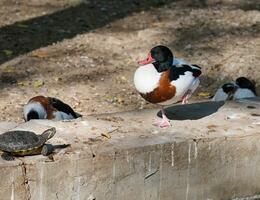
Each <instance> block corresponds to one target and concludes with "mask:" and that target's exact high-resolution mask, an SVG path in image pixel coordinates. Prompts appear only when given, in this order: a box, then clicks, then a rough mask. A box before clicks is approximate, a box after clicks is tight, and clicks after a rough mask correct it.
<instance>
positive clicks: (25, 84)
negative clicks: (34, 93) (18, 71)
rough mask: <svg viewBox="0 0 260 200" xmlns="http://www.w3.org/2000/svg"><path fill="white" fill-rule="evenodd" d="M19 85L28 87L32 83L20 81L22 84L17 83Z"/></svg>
mask: <svg viewBox="0 0 260 200" xmlns="http://www.w3.org/2000/svg"><path fill="white" fill-rule="evenodd" d="M17 85H19V86H28V85H30V83H29V82H28V81H20V82H18V83H17Z"/></svg>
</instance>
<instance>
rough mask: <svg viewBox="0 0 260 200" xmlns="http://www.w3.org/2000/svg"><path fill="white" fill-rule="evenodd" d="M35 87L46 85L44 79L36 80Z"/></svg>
mask: <svg viewBox="0 0 260 200" xmlns="http://www.w3.org/2000/svg"><path fill="white" fill-rule="evenodd" d="M33 85H34V87H41V86H43V85H44V82H43V81H42V80H38V81H35V82H34V84H33Z"/></svg>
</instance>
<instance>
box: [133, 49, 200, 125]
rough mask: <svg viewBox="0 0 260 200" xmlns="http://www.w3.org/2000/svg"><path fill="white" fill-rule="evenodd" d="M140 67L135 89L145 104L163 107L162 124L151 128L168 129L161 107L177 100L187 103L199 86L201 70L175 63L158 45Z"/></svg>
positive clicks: (137, 72) (168, 123)
mask: <svg viewBox="0 0 260 200" xmlns="http://www.w3.org/2000/svg"><path fill="white" fill-rule="evenodd" d="M139 64H140V65H142V66H140V67H139V68H138V69H137V70H136V72H135V74H134V84H135V87H136V89H137V91H138V92H139V93H140V95H141V96H142V97H143V98H144V99H145V100H146V101H148V102H150V103H154V104H159V105H161V106H162V109H161V111H162V120H160V121H158V122H155V123H154V125H156V126H158V127H161V128H165V127H169V126H171V124H170V121H169V119H168V118H167V117H166V115H165V112H164V109H163V106H164V105H171V104H173V103H176V102H178V101H180V100H181V101H182V103H183V104H185V103H187V102H188V99H189V98H190V97H191V95H192V93H193V92H194V91H195V90H196V88H197V87H198V85H199V83H200V81H199V78H198V77H199V76H200V75H201V68H200V67H199V66H197V65H189V64H186V63H185V62H183V61H180V60H178V59H174V57H173V54H172V52H171V50H170V49H169V48H168V47H166V46H161V45H160V46H156V47H154V48H152V49H151V51H150V53H149V54H148V57H147V59H145V60H143V61H140V62H139Z"/></svg>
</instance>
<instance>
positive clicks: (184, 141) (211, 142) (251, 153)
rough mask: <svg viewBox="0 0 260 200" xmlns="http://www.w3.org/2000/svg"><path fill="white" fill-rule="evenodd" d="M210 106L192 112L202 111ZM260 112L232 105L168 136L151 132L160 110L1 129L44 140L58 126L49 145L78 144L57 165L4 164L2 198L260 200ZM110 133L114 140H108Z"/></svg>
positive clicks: (178, 123) (250, 104) (39, 160)
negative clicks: (26, 132) (45, 132)
mask: <svg viewBox="0 0 260 200" xmlns="http://www.w3.org/2000/svg"><path fill="white" fill-rule="evenodd" d="M206 104H208V103H206ZM206 104H201V103H200V104H199V106H198V104H194V105H193V106H194V107H195V108H197V107H198V108H199V109H201V110H202V111H203V110H204V109H208V108H205V106H204V105H206ZM210 104H212V106H216V103H210ZM259 105H260V104H259V102H258V100H257V99H256V100H255V101H252V100H250V101H244V102H240V103H226V104H225V105H223V106H222V105H221V106H219V107H218V108H217V109H215V112H212V113H210V114H209V115H206V116H203V118H198V119H196V120H189V119H186V120H174V121H172V124H173V127H172V128H170V129H165V130H159V129H157V128H155V127H153V126H152V125H151V122H152V118H153V117H155V116H156V113H157V110H142V111H138V112H128V113H116V114H110V115H99V116H91V117H87V118H83V119H79V120H75V121H71V122H53V121H44V120H39V121H30V122H28V123H25V124H20V125H17V124H15V123H1V124H0V130H1V132H4V131H6V130H7V129H11V128H14V129H25V130H28V129H29V130H34V131H36V132H37V133H40V132H42V130H44V129H46V127H48V126H55V127H56V129H57V131H58V132H57V134H56V136H55V137H54V138H53V139H51V140H50V142H51V143H53V144H62V143H70V144H71V145H72V146H71V148H67V149H63V150H61V151H59V152H58V153H57V154H55V155H54V161H52V160H50V159H48V158H46V157H43V156H40V155H39V156H29V157H24V158H19V159H16V160H15V161H14V162H7V161H4V160H2V159H0V168H1V170H0V175H1V179H0V185H1V188H0V195H1V199H3V200H5V199H11V200H14V199H15V200H18V199H21V200H23V199H35V200H36V199H37V200H41V199H46V200H47V199H48V200H49V199H62V200H65V199H77V200H78V199H82V200H94V199H96V200H103V199H104V200H110V199H111V200H122V199H124V200H128V199H129V200H130V199H131V200H133V199H136V200H139V199H149V200H152V199H154V200H158V199H161V200H168V199H169V200H172V199H190V200H201V199H208V200H209V199H214V200H220V199H235V198H238V197H246V196H254V195H257V194H259V193H260V182H259V180H260V167H259V166H260V108H259ZM189 106H192V105H189ZM194 107H193V108H194ZM177 108H178V109H177V111H176V106H175V107H173V108H171V109H172V110H174V109H175V112H186V113H187V115H189V111H190V110H192V109H191V108H189V109H186V108H187V107H185V106H184V107H183V109H182V107H177ZM171 109H170V111H171ZM167 111H168V112H170V111H169V109H168V110H167ZM192 112H194V110H192ZM199 114H201V113H199ZM177 115H178V113H177V114H176V115H175V119H176V116H177ZM182 115H183V113H182ZM193 115H194V113H193ZM107 132H109V134H110V135H111V139H107V138H105V137H103V136H101V134H102V133H107Z"/></svg>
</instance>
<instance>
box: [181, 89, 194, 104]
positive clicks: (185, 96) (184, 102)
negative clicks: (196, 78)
mask: <svg viewBox="0 0 260 200" xmlns="http://www.w3.org/2000/svg"><path fill="white" fill-rule="evenodd" d="M191 95H192V91H191V90H187V92H185V94H184V95H183V97H182V98H181V99H182V101H181V104H187V103H188V99H189V98H190V97H191Z"/></svg>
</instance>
